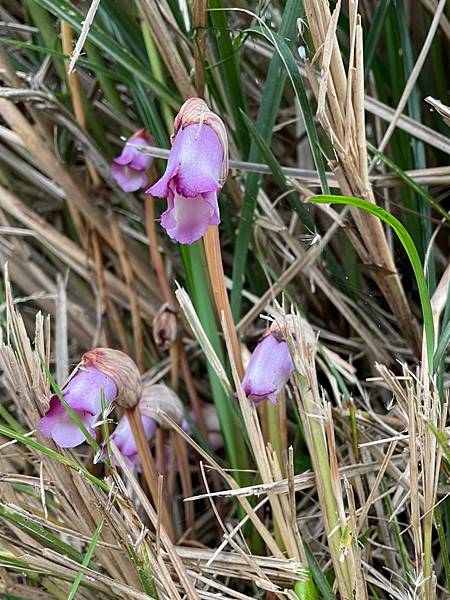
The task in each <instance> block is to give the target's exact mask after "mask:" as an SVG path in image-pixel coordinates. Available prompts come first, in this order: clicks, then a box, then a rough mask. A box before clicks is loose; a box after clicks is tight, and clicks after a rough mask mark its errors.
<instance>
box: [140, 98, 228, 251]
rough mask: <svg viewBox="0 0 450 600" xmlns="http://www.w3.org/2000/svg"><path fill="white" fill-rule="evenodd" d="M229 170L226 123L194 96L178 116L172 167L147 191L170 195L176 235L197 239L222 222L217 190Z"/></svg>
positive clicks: (166, 217)
mask: <svg viewBox="0 0 450 600" xmlns="http://www.w3.org/2000/svg"><path fill="white" fill-rule="evenodd" d="M227 172H228V146H227V139H226V132H225V127H224V125H223V123H222V121H221V120H220V118H219V117H218V116H217V115H215V114H214V113H213V112H211V111H210V110H209V109H208V107H207V105H206V103H205V102H204V101H203V100H200V99H199V98H191V99H190V100H188V101H187V102H185V104H184V105H183V106H182V107H181V110H180V112H179V113H178V115H177V117H176V119H175V132H174V136H173V144H172V149H171V151H170V154H169V160H168V163H167V168H166V172H165V173H164V175H163V176H162V177H161V179H160V180H159V181H157V182H156V183H155V184H154V185H152V186H151V187H150V188H149V189H148V190H147V191H146V193H147V194H153V195H154V196H159V197H160V198H167V209H166V211H165V212H164V213H163V214H162V215H161V225H162V226H163V227H164V229H165V230H166V231H167V234H168V235H169V237H170V238H172V239H173V240H176V241H177V242H180V243H181V244H192V243H193V242H195V241H197V240H199V239H200V238H201V237H203V235H204V234H205V233H206V230H207V229H208V227H209V226H210V225H218V224H219V223H220V215H219V206H218V203H217V192H218V191H219V190H220V189H221V187H222V185H223V182H224V181H225V179H226V176H227Z"/></svg>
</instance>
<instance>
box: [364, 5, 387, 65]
mask: <svg viewBox="0 0 450 600" xmlns="http://www.w3.org/2000/svg"><path fill="white" fill-rule="evenodd" d="M390 2H391V0H380V1H379V2H378V4H377V5H376V7H375V9H374V11H375V14H374V16H373V19H372V24H371V26H370V28H369V33H368V35H367V38H366V43H365V44H364V77H367V75H368V73H369V71H370V66H371V64H372V60H373V57H374V56H375V53H376V50H377V47H378V44H379V42H380V35H381V31H382V29H383V23H384V19H385V18H386V13H387V10H388V8H389V4H390Z"/></svg>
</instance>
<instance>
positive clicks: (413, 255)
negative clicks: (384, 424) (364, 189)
mask: <svg viewBox="0 0 450 600" xmlns="http://www.w3.org/2000/svg"><path fill="white" fill-rule="evenodd" d="M308 202H317V203H318V204H345V205H348V204H350V206H355V207H356V208H360V209H362V210H365V211H366V212H368V213H371V214H372V215H375V216H376V217H378V218H379V219H381V220H382V221H383V222H384V223H386V224H387V225H390V227H392V229H393V230H394V231H395V233H396V234H397V237H398V239H399V240H400V242H401V243H402V245H403V248H404V249H405V251H406V254H407V255H408V258H409V260H410V262H411V266H412V268H413V271H414V275H415V277H416V282H417V287H418V289H419V296H420V302H421V305H422V315H423V325H424V329H425V340H426V348H427V358H428V369H429V372H430V374H431V373H433V365H434V360H433V355H434V324H433V312H432V310H431V302H430V296H429V293H428V286H427V282H426V279H425V275H424V272H423V267H422V263H421V260H420V257H419V254H418V252H417V248H416V246H415V245H414V242H413V240H412V238H411V236H410V235H409V233H408V231H407V230H406V229H405V227H403V225H402V224H401V223H400V221H399V220H398V219H396V218H395V217H394V216H393V215H391V214H390V213H388V212H387V211H385V210H384V209H383V208H380V207H379V206H377V205H376V204H372V203H371V202H368V201H367V200H362V199H361V198H354V197H352V196H333V195H323V196H312V197H311V198H308Z"/></svg>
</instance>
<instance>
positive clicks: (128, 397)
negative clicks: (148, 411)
mask: <svg viewBox="0 0 450 600" xmlns="http://www.w3.org/2000/svg"><path fill="white" fill-rule="evenodd" d="M82 362H83V363H84V364H85V365H86V366H89V367H95V368H96V369H98V370H99V371H101V372H102V373H104V374H105V375H107V376H108V377H110V378H111V379H112V380H113V381H114V383H115V384H116V386H117V397H116V399H115V401H116V404H118V405H119V406H121V407H122V408H125V409H126V410H133V408H135V406H136V405H137V403H138V402H139V398H140V395H141V390H142V382H141V374H140V373H139V369H138V368H137V366H136V363H135V362H134V360H133V359H132V358H130V357H129V356H128V354H125V353H124V352H121V351H120V350H113V349H112V348H95V349H94V350H89V352H86V354H84V355H83V359H82Z"/></svg>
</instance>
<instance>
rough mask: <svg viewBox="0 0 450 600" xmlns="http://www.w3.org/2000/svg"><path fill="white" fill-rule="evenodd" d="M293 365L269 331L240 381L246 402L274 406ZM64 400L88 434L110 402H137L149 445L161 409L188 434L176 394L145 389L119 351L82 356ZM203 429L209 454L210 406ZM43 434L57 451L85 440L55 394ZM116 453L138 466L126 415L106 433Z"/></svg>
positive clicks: (215, 440) (215, 439)
mask: <svg viewBox="0 0 450 600" xmlns="http://www.w3.org/2000/svg"><path fill="white" fill-rule="evenodd" d="M292 369H293V365H292V361H291V358H290V355H289V350H288V347H287V344H286V342H285V341H284V340H283V339H282V338H281V337H280V332H279V330H275V329H273V327H272V328H270V329H269V330H268V331H267V333H266V334H265V336H264V337H263V338H262V340H261V341H260V342H259V343H258V345H257V346H256V348H255V350H254V352H253V354H252V356H251V358H250V361H249V364H248V367H247V371H246V373H245V376H244V379H243V381H242V385H243V389H244V391H245V393H246V395H247V397H248V398H249V400H251V401H253V402H255V403H258V402H261V401H262V400H266V399H267V400H269V401H271V402H273V403H276V398H277V395H278V393H279V392H280V391H281V389H282V387H283V386H284V385H285V384H286V382H287V380H288V379H289V376H290V374H291V372H292ZM61 393H62V397H63V400H64V402H65V403H66V404H67V405H68V406H69V407H70V408H71V409H72V411H73V412H74V413H76V415H77V417H78V418H79V420H80V421H81V422H82V423H83V425H84V427H85V428H86V430H87V431H88V433H89V434H90V435H91V436H94V435H95V427H96V425H97V424H98V421H99V418H100V417H101V415H102V414H103V415H107V414H109V412H110V411H111V409H112V404H113V402H114V401H115V402H116V403H117V404H122V400H123V399H124V398H125V399H127V402H129V401H130V400H131V402H132V404H135V402H134V401H133V399H134V398H136V399H137V402H138V408H139V412H140V415H141V419H142V425H143V428H144V432H145V436H146V438H147V440H148V441H150V440H151V439H152V438H153V436H154V435H155V432H156V430H157V428H158V426H160V425H161V422H160V419H159V416H158V410H163V411H164V412H167V413H168V414H170V416H171V417H172V418H173V419H174V420H175V421H176V422H178V423H180V424H181V425H182V426H183V428H184V429H185V430H186V431H187V432H189V433H190V431H191V426H190V422H193V421H195V416H194V415H193V414H192V413H191V414H190V417H189V418H188V419H186V418H184V411H183V405H182V403H181V400H180V399H179V398H178V396H177V395H176V394H175V393H174V392H173V391H172V390H171V389H170V388H169V387H167V386H165V385H157V384H155V385H148V384H146V383H142V382H141V380H140V376H139V373H138V371H137V367H136V365H135V364H134V362H133V361H132V359H131V358H130V357H128V356H127V355H126V354H124V353H123V352H121V351H120V350H112V349H110V348H95V349H94V350H90V351H89V352H86V354H84V355H83V357H82V359H81V362H80V363H79V364H78V365H77V367H76V368H75V370H74V371H73V373H72V374H71V375H70V377H69V379H68V380H67V382H66V383H65V385H64V386H63V388H62V390H61ZM203 414H204V417H205V422H206V424H207V427H208V432H209V441H210V444H211V447H212V449H213V450H217V449H218V448H219V447H220V445H221V436H220V434H219V423H218V420H217V415H216V413H215V410H214V408H213V407H212V406H211V405H207V404H205V405H204V407H203ZM39 429H40V431H41V433H43V434H44V435H45V436H47V437H49V438H52V439H53V441H54V442H55V443H56V444H58V445H59V446H61V447H62V448H74V447H76V446H79V445H80V444H82V443H83V442H85V441H86V438H85V435H84V433H83V431H82V430H81V429H80V428H79V427H78V425H77V423H76V421H75V420H74V419H73V418H72V416H71V415H70V414H69V412H68V411H67V410H66V408H65V406H64V404H63V403H62V402H61V400H60V398H59V397H58V395H57V394H53V395H52V396H51V397H50V400H49V406H48V409H47V412H46V413H45V415H44V416H43V417H42V419H41V420H40V423H39ZM111 440H113V441H114V443H115V444H116V446H117V447H118V449H119V450H120V451H121V453H122V454H123V456H124V457H125V459H126V460H127V462H128V464H129V465H130V466H134V467H138V468H139V466H140V462H139V456H138V452H137V448H136V444H135V441H134V439H133V435H132V433H131V429H130V424H129V422H128V418H127V416H126V414H125V415H124V416H123V417H122V418H121V419H120V420H119V422H118V424H117V427H116V428H115V430H114V432H113V433H112V435H111Z"/></svg>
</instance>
